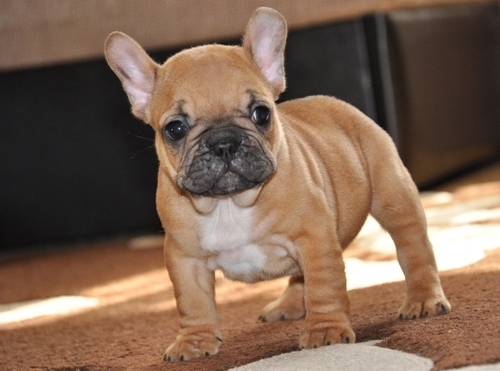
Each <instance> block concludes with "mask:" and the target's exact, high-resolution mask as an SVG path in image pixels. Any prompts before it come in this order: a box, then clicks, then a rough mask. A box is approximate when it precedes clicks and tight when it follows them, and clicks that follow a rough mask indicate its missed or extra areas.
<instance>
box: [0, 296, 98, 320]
mask: <svg viewBox="0 0 500 371" xmlns="http://www.w3.org/2000/svg"><path fill="white" fill-rule="evenodd" d="M98 304H99V300H97V299H95V298H88V297H84V296H59V297H54V298H48V299H37V300H29V301H24V302H19V303H9V304H0V324H6V323H13V322H21V321H26V320H29V319H33V318H38V317H43V316H54V315H63V314H69V313H73V312H77V311H79V310H82V309H88V308H93V307H96V306H97V305H98Z"/></svg>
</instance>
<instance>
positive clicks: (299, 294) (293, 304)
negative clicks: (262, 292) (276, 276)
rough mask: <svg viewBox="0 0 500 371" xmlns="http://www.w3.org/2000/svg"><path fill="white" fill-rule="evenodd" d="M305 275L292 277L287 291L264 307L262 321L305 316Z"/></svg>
mask: <svg viewBox="0 0 500 371" xmlns="http://www.w3.org/2000/svg"><path fill="white" fill-rule="evenodd" d="M305 314H306V309H305V307H304V277H290V280H289V281H288V287H287V288H286V289H285V292H283V294H281V296H280V297H279V298H278V299H276V300H275V301H273V302H271V303H269V304H268V305H266V306H265V307H264V309H263V310H262V313H261V315H260V317H259V319H260V320H261V321H262V322H272V321H285V320H294V319H299V318H302V317H304V316H305Z"/></svg>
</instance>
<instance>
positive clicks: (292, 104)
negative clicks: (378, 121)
mask: <svg viewBox="0 0 500 371" xmlns="http://www.w3.org/2000/svg"><path fill="white" fill-rule="evenodd" d="M277 107H278V113H279V115H280V118H281V119H282V121H284V124H285V125H290V126H293V127H295V128H296V129H299V130H300V129H301V128H302V129H307V130H310V129H311V127H314V128H316V129H317V130H319V131H328V132H329V133H331V132H332V130H333V131H335V130H336V129H337V130H340V131H342V132H346V131H347V132H349V131H352V130H354V131H357V130H358V128H357V127H358V126H360V125H361V126H366V125H369V126H370V125H372V124H373V122H371V120H370V119H369V118H368V117H367V116H366V115H364V114H363V113H362V112H361V111H360V110H358V109H357V108H356V107H354V106H352V105H351V104H349V103H347V102H344V101H342V100H340V99H337V98H334V97H330V96H326V95H313V96H309V97H305V98H299V99H293V100H289V101H286V102H283V103H280V104H278V106H277Z"/></svg>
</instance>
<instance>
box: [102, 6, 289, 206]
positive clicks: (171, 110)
mask: <svg viewBox="0 0 500 371" xmlns="http://www.w3.org/2000/svg"><path fill="white" fill-rule="evenodd" d="M285 41H286V23H285V20H284V19H283V17H282V16H281V15H280V14H279V13H277V12H276V11H274V10H272V9H269V8H259V9H257V10H256V11H255V13H254V14H253V16H252V18H251V19H250V21H249V23H248V26H247V29H246V32H245V35H244V41H243V46H242V47H239V46H222V45H206V46H201V47H196V48H192V49H187V50H184V51H182V52H180V53H178V54H176V55H174V56H173V57H171V58H169V59H168V60H167V61H166V62H165V63H164V64H163V65H162V66H160V65H158V64H156V63H155V62H153V60H151V58H150V57H149V56H148V55H147V54H146V52H145V51H144V50H143V49H142V48H141V47H140V46H139V45H138V44H137V43H136V42H135V41H134V40H132V39H131V38H130V37H128V36H126V35H124V34H122V33H118V32H115V33H113V34H111V35H110V36H109V38H108V40H107V41H106V46H105V54H106V59H107V61H108V63H109V65H110V67H111V68H112V70H113V71H114V72H115V73H116V75H117V76H118V77H119V79H120V80H121V82H122V85H123V88H124V90H125V91H126V93H127V95H128V98H129V100H130V103H131V106H132V112H133V113H134V115H135V116H137V117H138V118H140V119H142V120H143V121H145V122H146V123H148V124H150V125H151V126H152V127H153V128H154V129H155V132H156V149H157V152H158V157H159V159H160V167H161V170H162V171H164V172H165V173H166V174H168V175H169V176H170V178H171V179H173V180H174V182H175V183H176V184H177V185H178V187H179V188H180V189H181V190H182V191H184V192H187V194H188V195H190V196H191V197H192V199H193V200H195V201H196V200H198V204H199V205H201V204H203V202H200V200H202V199H206V198H207V197H208V198H212V197H219V196H231V197H234V199H235V200H244V201H242V203H244V204H247V205H248V204H252V203H253V202H254V201H255V199H256V197H257V195H258V193H259V190H260V187H261V186H262V184H263V183H264V182H265V181H266V180H267V179H268V178H269V177H270V176H271V175H272V174H273V173H274V172H275V169H276V152H277V148H278V145H279V141H280V136H281V126H280V122H279V119H278V116H277V114H276V107H275V104H274V101H275V100H276V99H277V97H278V96H279V94H280V93H281V92H283V90H284V89H285V76H284V69H283V63H284V61H283V53H284V48H285ZM195 204H196V202H195ZM201 208H203V207H201Z"/></svg>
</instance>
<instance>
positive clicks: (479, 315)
mask: <svg viewBox="0 0 500 371" xmlns="http://www.w3.org/2000/svg"><path fill="white" fill-rule="evenodd" d="M497 186H498V184H497ZM489 187H490V188H485V187H482V188H480V189H476V191H477V192H476V194H480V195H481V197H483V196H484V195H485V194H486V193H488V192H492V193H493V194H495V193H496V192H497V189H496V188H495V187H493V189H492V188H491V187H492V185H491V184H490V185H489ZM499 189H500V188H499ZM485 190H486V191H485ZM469 192H470V189H469ZM466 194H467V193H466V192H465V193H464V192H463V191H462V193H456V195H457V196H456V197H455V201H456V200H459V201H460V205H462V204H463V203H464V202H465V201H467V202H469V201H470V199H471V197H472V196H470V195H469V196H464V195H466ZM460 195H461V196H460ZM468 204H470V203H468ZM495 210H496V211H498V210H500V203H497V204H491V203H490V204H489V206H488V210H487V211H489V212H491V211H495ZM476 214H477V213H476ZM476 214H474V215H476ZM460 215H462V214H460ZM489 215H490V216H491V215H497V214H496V213H493V214H491V213H490V214H489ZM479 219H481V218H479ZM479 219H478V218H476V219H474V220H475V221H474V222H469V224H470V223H475V224H478V223H479V224H481V223H482V224H484V223H488V222H491V223H493V224H494V225H496V224H495V223H498V222H499V221H500V218H498V217H493V220H489V221H486V222H485V221H484V218H483V219H481V220H482V221H480V222H478V220H479ZM490 219H491V218H490ZM441 223H442V221H441ZM497 247H500V246H497ZM360 250H362V248H360V247H357V246H356V245H355V246H353V247H352V251H351V252H350V253H347V254H346V256H351V258H352V256H357V259H366V260H367V261H368V260H377V259H379V260H388V259H389V260H390V259H393V257H392V256H391V255H390V254H389V255H388V254H385V255H384V254H381V253H376V254H367V253H366V251H365V252H364V253H363V252H362V251H361V253H360ZM348 251H349V250H348ZM451 257H452V256H450V258H451ZM162 260H163V259H162V251H161V249H159V248H155V249H147V250H137V249H135V250H134V249H130V248H129V247H128V244H127V243H126V242H113V243H103V244H100V245H94V246H92V247H89V246H80V247H79V248H73V249H65V250H59V251H54V252H52V253H47V254H44V255H39V256H32V257H23V258H16V259H9V260H6V261H3V262H0V304H4V305H3V306H2V307H3V314H4V315H5V314H9V313H10V314H12V313H14V312H13V309H15V307H18V309H23V308H24V309H29V308H31V307H34V306H35V305H36V302H32V301H31V300H35V299H43V298H57V297H61V298H60V300H63V299H64V300H71V298H74V297H77V298H80V299H82V297H83V298H87V299H92V300H94V301H90V302H85V303H87V304H88V305H87V306H86V307H84V308H83V309H80V310H77V311H70V312H69V313H66V314H60V313H59V314H54V315H45V316H40V317H36V318H32V319H25V320H23V321H17V322H12V320H6V321H4V322H2V320H1V318H2V316H1V314H2V309H1V308H0V369H2V370H87V371H90V370H101V371H102V370H190V371H193V370H194V371H196V370H227V369H230V368H232V367H236V366H241V365H245V364H248V363H251V362H254V361H257V360H260V359H263V358H267V357H272V356H275V355H278V354H282V353H286V352H292V351H295V350H297V344H298V336H299V333H300V331H301V328H302V326H303V320H298V321H290V322H276V323H260V322H258V321H257V318H258V316H259V313H260V310H261V309H262V308H263V307H264V306H265V305H266V304H267V303H268V302H269V301H271V300H273V299H274V298H275V297H276V296H277V295H279V294H280V293H281V291H282V290H283V288H284V286H285V283H286V280H284V279H281V280H276V281H270V282H263V283H258V284H253V285H246V284H241V283H236V282H231V281H228V280H225V279H224V278H223V277H222V276H221V275H218V276H217V277H218V278H217V302H218V307H219V314H220V320H221V327H222V335H223V343H222V346H221V349H220V352H219V353H218V354H217V355H215V356H212V357H207V358H203V359H199V360H195V361H192V362H189V363H188V362H184V363H176V364H169V363H165V362H163V361H162V354H163V351H164V350H165V348H166V347H167V346H168V345H169V344H170V343H171V342H172V341H173V340H174V339H175V336H176V332H177V329H178V324H177V320H178V315H177V312H176V309H175V300H174V298H173V292H172V287H171V284H170V281H169V280H168V275H167V272H166V270H165V269H164V268H163V261H162ZM441 278H442V284H443V288H444V291H445V293H446V295H447V297H448V299H449V300H450V302H451V304H452V312H451V313H449V314H448V315H445V316H439V317H435V318H424V319H419V320H415V321H409V320H404V321H402V320H399V319H397V318H396V312H397V309H398V307H399V305H400V304H401V302H402V300H403V294H404V283H403V282H392V283H386V284H382V285H377V286H372V287H367V288H361V289H354V290H350V291H349V296H350V300H351V320H352V324H353V327H354V331H355V332H356V335H357V341H358V342H365V341H369V340H381V342H380V343H378V344H377V345H376V346H379V347H384V348H389V349H395V350H401V351H404V352H407V353H411V354H415V355H419V356H423V357H426V358H430V359H432V360H433V361H434V369H435V370H441V369H447V368H456V367H461V366H467V365H479V364H490V363H497V362H499V361H500V326H499V323H500V249H499V248H496V249H495V248H492V247H491V246H490V247H489V249H488V252H487V253H486V256H485V257H484V258H482V259H481V260H479V261H477V262H476V263H474V264H471V265H468V266H465V267H462V268H458V269H452V270H447V271H444V272H442V273H441ZM95 299H97V300H95ZM7 303H11V304H10V307H9V306H8V305H7ZM12 303H24V304H12ZM93 303H94V304H93ZM28 305H30V306H28ZM59 309H60V308H59ZM69 309H70V307H68V310H69ZM9 311H10V312H9ZM11 312H12V313H11ZM334 362H335V360H334V359H332V364H334Z"/></svg>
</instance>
